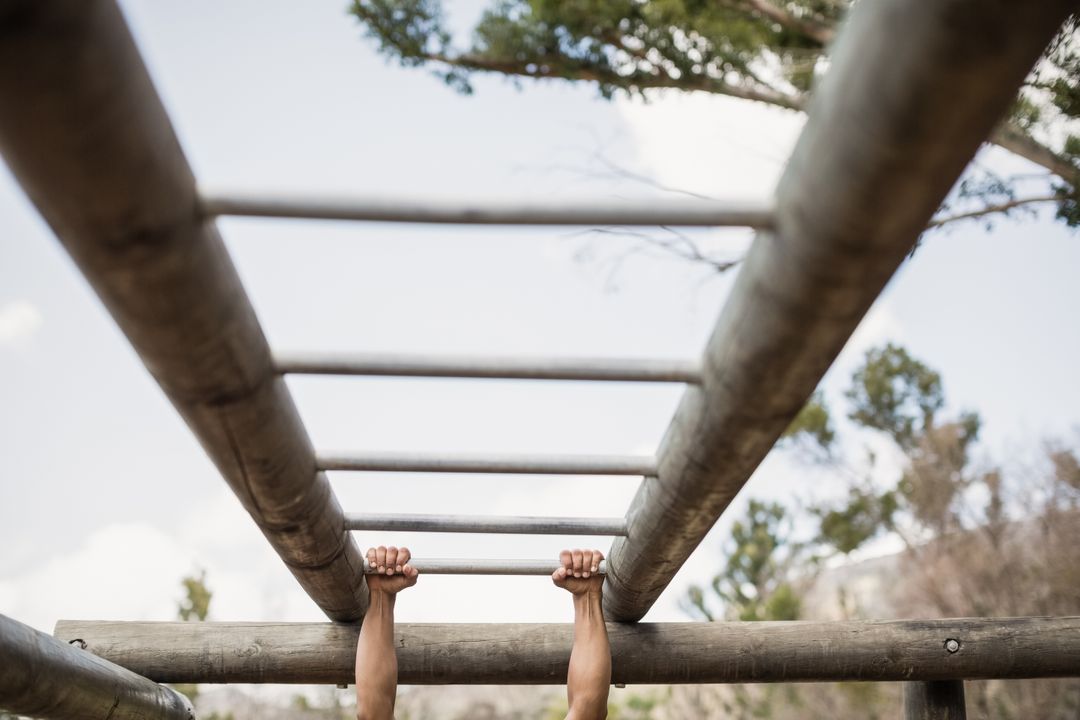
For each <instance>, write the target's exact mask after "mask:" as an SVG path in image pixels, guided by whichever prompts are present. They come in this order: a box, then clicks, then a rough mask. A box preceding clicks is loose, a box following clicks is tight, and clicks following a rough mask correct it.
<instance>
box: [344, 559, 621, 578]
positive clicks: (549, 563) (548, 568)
mask: <svg viewBox="0 0 1080 720" xmlns="http://www.w3.org/2000/svg"><path fill="white" fill-rule="evenodd" d="M409 564H410V565H412V566H413V567H414V568H416V569H417V570H419V571H420V574H421V575H550V574H552V573H553V572H555V571H556V570H557V569H558V568H559V567H561V566H560V565H559V563H558V561H557V560H458V559H453V560H447V559H428V560H417V559H412V560H410V561H409ZM606 573H607V561H606V560H601V561H600V569H599V570H598V571H597V574H598V575H604V574H606ZM364 574H365V575H376V574H378V571H377V570H376V569H375V568H372V567H371V566H370V565H368V562H367V559H366V558H365V559H364Z"/></svg>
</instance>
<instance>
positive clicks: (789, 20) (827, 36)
mask: <svg viewBox="0 0 1080 720" xmlns="http://www.w3.org/2000/svg"><path fill="white" fill-rule="evenodd" d="M746 3H747V4H748V5H749V6H750V7H752V8H753V9H754V10H757V11H758V12H759V13H761V14H762V15H763V16H764V17H766V18H768V19H769V20H772V21H773V22H775V23H777V24H778V25H780V26H781V27H785V28H787V29H789V30H794V31H795V32H797V33H801V34H802V35H805V36H806V37H808V38H810V39H811V40H814V41H815V42H818V43H821V45H822V46H824V45H828V44H829V43H830V42H832V40H833V38H834V37H836V30H835V29H834V28H831V27H829V26H828V25H825V24H823V23H820V22H817V21H814V20H804V19H802V18H797V17H795V16H794V15H792V14H791V13H789V12H788V11H786V10H784V9H783V8H781V7H779V6H777V5H773V4H772V3H771V2H769V0H746Z"/></svg>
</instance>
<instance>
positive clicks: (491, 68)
mask: <svg viewBox="0 0 1080 720" xmlns="http://www.w3.org/2000/svg"><path fill="white" fill-rule="evenodd" d="M424 58H425V59H427V60H431V61H434V62H439V63H442V64H444V65H449V66H450V67H458V68H465V69H467V70H475V71H479V72H496V73H500V74H502V75H513V76H516V77H527V78H532V79H534V80H545V79H562V80H587V81H590V82H596V83H606V84H611V85H617V86H625V85H627V84H633V85H636V86H637V88H638V89H639V90H647V89H654V88H656V89H663V88H668V89H678V90H691V91H693V90H698V91H702V92H708V93H712V94H714V95H726V96H728V97H733V98H738V99H740V100H753V101H755V102H761V103H765V104H767V105H773V106H775V107H782V108H785V109H787V110H796V111H802V110H803V109H804V106H805V102H806V100H805V98H804V97H803V96H795V95H787V94H785V93H781V92H777V91H775V90H771V89H762V88H754V87H745V86H740V85H732V84H730V83H726V82H724V81H722V80H717V79H716V78H711V77H707V76H704V75H695V76H693V77H692V78H690V79H683V78H678V79H677V78H673V77H670V76H669V75H667V74H657V75H644V74H633V75H619V74H618V73H616V72H614V71H612V70H603V69H598V68H585V67H571V68H568V67H566V66H560V65H559V64H557V62H550V63H543V62H527V63H523V62H517V61H507V60H491V59H489V58H485V57H480V56H478V55H453V56H451V55H442V54H438V53H426V54H425V55H424ZM530 65H531V66H533V67H534V68H535V69H534V70H532V71H530V70H529V69H528V66H530Z"/></svg>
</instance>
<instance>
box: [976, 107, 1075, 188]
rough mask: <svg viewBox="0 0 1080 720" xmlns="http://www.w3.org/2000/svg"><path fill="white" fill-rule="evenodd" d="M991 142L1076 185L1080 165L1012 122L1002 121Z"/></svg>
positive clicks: (991, 137)
mask: <svg viewBox="0 0 1080 720" xmlns="http://www.w3.org/2000/svg"><path fill="white" fill-rule="evenodd" d="M990 142H992V143H993V144H995V145H997V146H998V147H1002V148H1004V149H1006V150H1008V151H1009V152H1011V153H1013V154H1015V155H1019V156H1020V157H1022V158H1024V159H1026V160H1030V161H1031V162H1033V163H1035V164H1036V165H1039V166H1041V167H1044V168H1046V169H1047V170H1049V171H1050V172H1052V173H1054V174H1055V175H1057V176H1058V177H1060V178H1061V179H1062V180H1064V181H1065V182H1067V183H1070V184H1072V185H1076V183H1077V179H1078V178H1080V167H1077V166H1076V165H1074V164H1073V163H1071V162H1069V160H1067V159H1066V158H1064V157H1062V156H1060V155H1058V154H1057V153H1055V152H1054V151H1053V150H1051V149H1050V148H1048V147H1046V146H1045V145H1043V144H1042V143H1040V142H1039V141H1038V140H1035V139H1034V138H1033V137H1031V136H1030V135H1028V134H1027V133H1025V132H1024V131H1023V130H1021V129H1020V128H1019V127H1017V126H1016V125H1014V124H1013V123H1010V122H1005V123H1002V124H1001V125H999V126H998V128H997V129H996V130H994V133H993V134H992V135H991V136H990Z"/></svg>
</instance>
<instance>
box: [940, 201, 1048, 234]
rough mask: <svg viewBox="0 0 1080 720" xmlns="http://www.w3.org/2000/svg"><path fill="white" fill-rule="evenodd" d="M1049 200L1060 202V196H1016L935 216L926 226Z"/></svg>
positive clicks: (1005, 210)
mask: <svg viewBox="0 0 1080 720" xmlns="http://www.w3.org/2000/svg"><path fill="white" fill-rule="evenodd" d="M1051 202H1061V197H1059V196H1057V195H1046V196H1039V197H1029V198H1017V199H1015V200H1009V201H1008V202H1003V203H996V204H994V205H986V206H984V207H981V208H979V209H977V210H972V211H970V212H963V213H957V214H955V215H946V216H944V217H936V218H934V219H933V220H931V221H930V223H929V224H928V225H927V226H926V227H927V228H937V227H941V226H942V225H947V224H948V223H953V222H957V221H960V220H971V219H973V218H978V217H983V216H985V215H993V214H994V213H999V212H1004V213H1007V212H1008V211H1009V210H1012V209H1014V208H1018V207H1023V206H1027V205H1035V204H1039V203H1051Z"/></svg>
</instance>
